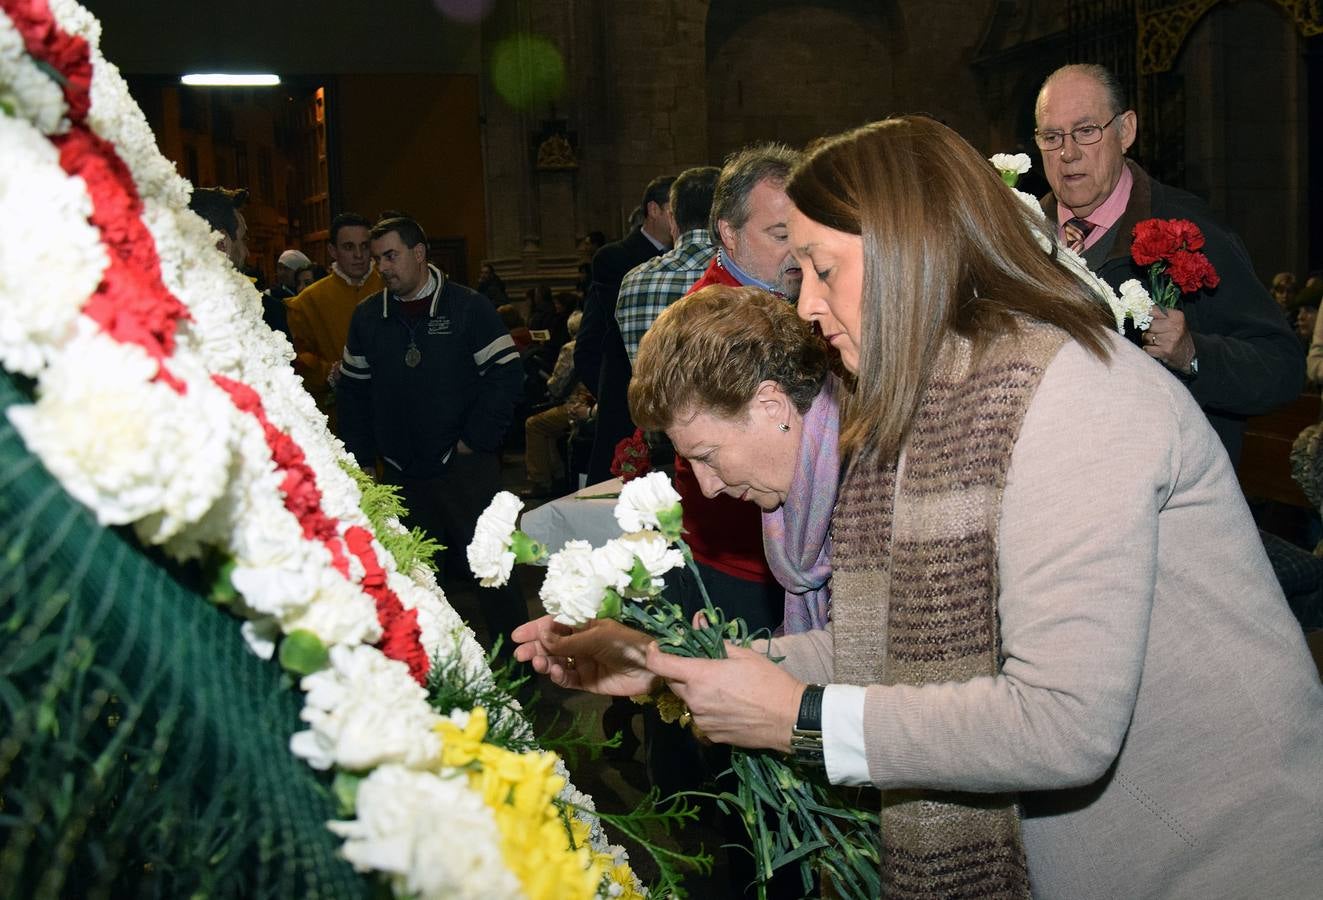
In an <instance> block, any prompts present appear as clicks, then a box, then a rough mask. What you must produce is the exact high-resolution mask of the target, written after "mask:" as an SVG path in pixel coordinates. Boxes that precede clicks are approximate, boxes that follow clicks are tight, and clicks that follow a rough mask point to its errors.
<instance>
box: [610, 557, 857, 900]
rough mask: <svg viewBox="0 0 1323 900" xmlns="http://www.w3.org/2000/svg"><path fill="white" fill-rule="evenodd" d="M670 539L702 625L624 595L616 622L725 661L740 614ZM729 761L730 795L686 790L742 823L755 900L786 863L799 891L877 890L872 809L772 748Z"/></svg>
mask: <svg viewBox="0 0 1323 900" xmlns="http://www.w3.org/2000/svg"><path fill="white" fill-rule="evenodd" d="M677 543H678V544H679V546H680V549H681V552H682V554H683V556H684V560H685V564H686V566H688V568H689V571H690V572H691V573H693V575H694V578H695V580H696V581H697V583H698V586H699V593H700V595H701V596H702V598H703V611H704V614H705V615H706V616H707V627H705V628H694V627H693V625H692V624H691V623H690V622H689V620H688V618H687V617H686V616H685V614H684V610H683V609H681V608H680V606H679V605H678V604H675V603H671V602H668V601H666V600H664V599H662V598H654V599H644V600H642V601H639V600H634V599H626V600H625V602H624V603H623V604H622V606H621V610H620V621H622V622H624V623H625V624H627V625H631V626H634V627H636V628H638V629H640V630H642V631H644V632H646V633H647V634H649V635H651V636H652V637H653V638H654V639H656V641H657V644H658V646H660V647H661V648H662V649H663V650H664V651H665V652H667V653H673V654H675V655H677V656H685V657H691V658H700V659H724V658H725V657H726V656H727V653H726V642H727V641H728V640H729V641H731V642H732V643H735V644H736V645H738V646H742V647H747V646H749V645H750V643H751V637H750V635H749V632H748V627H747V626H746V625H745V623H744V622H743V620H741V619H733V620H727V619H726V617H725V614H724V613H722V611H721V610H720V609H719V608H717V607H716V605H714V604H713V602H712V599H711V597H710V596H709V595H708V592H707V588H706V586H705V585H704V584H703V579H702V578H701V576H700V575H699V572H698V566H697V564H696V563H695V562H694V558H693V554H692V552H691V551H690V549H689V547H688V546H687V545H686V544H685V543H684V542H683V541H677ZM730 766H731V767H730V770H729V771H732V772H733V773H734V775H735V777H736V781H737V784H738V786H737V787H736V789H735V791H734V793H731V792H725V793H720V794H703V793H700V792H692V791H691V792H687V795H688V796H693V797H698V796H703V797H709V798H712V799H714V800H715V801H716V802H717V803H718V804H719V805H721V806H722V808H723V809H730V810H733V811H735V812H736V813H737V814H738V815H739V817H740V819H741V821H743V822H744V826H745V828H746V829H747V830H748V833H749V837H750V844H751V846H752V848H753V854H754V865H755V868H756V871H757V883H758V896H759V897H760V898H765V897H766V895H767V884H768V883H769V882H770V880H771V878H772V875H773V873H774V872H775V871H776V870H777V869H779V868H782V867H783V866H787V865H791V864H797V865H798V867H799V871H800V878H801V880H802V881H803V884H804V887H805V890H808V888H809V887H810V886H811V885H812V883H813V878H814V876H815V874H816V872H817V871H818V870H822V871H824V872H827V873H828V874H829V875H830V876H831V878H832V882H833V886H834V887H835V889H836V890H837V891H838V892H839V893H840V894H841V895H842V896H844V897H851V898H855V897H857V898H865V897H869V898H871V897H877V896H879V895H880V892H881V884H880V876H879V872H878V865H879V859H878V846H877V839H876V835H877V827H878V815H877V814H876V813H872V812H866V811H864V810H862V809H858V808H855V807H851V806H849V805H847V804H845V803H844V802H843V801H842V799H841V798H840V797H839V796H838V795H837V794H835V793H833V791H832V790H831V789H830V788H829V787H828V786H826V785H823V784H819V783H817V782H814V781H811V780H808V779H806V778H805V777H803V776H802V775H801V774H800V773H799V772H797V771H796V770H795V769H794V768H792V767H791V766H790V765H789V764H788V763H787V762H786V759H785V758H784V757H783V756H781V755H780V754H777V753H772V752H770V751H749V750H741V749H738V748H733V750H732V752H731V763H730ZM604 818H605V817H604Z"/></svg>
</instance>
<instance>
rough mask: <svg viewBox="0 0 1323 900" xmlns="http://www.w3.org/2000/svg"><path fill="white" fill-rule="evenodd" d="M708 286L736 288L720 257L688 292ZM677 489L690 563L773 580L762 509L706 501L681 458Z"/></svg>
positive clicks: (677, 464)
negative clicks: (768, 562)
mask: <svg viewBox="0 0 1323 900" xmlns="http://www.w3.org/2000/svg"><path fill="white" fill-rule="evenodd" d="M712 284H725V285H730V286H731V287H739V284H740V283H739V282H738V281H736V280H735V277H734V276H733V275H731V274H730V272H728V271H726V270H725V269H724V268H722V266H721V263H720V257H714V258H713V260H712V262H711V263H710V264H709V265H708V267H707V271H706V272H704V273H703V277H702V278H700V279H698V281H697V282H695V283H694V286H693V287H691V288H690V289H689V293H690V294H692V293H693V292H694V291H697V290H700V289H702V288H705V287H707V286H708V285H712ZM675 489H676V490H677V491H679V492H680V498H681V500H682V501H683V502H684V528H685V531H686V532H688V533H687V534H686V535H685V540H686V541H688V542H689V547H690V549H691V550H693V552H694V559H696V560H698V561H699V562H701V563H705V564H707V565H709V566H711V567H712V568H714V569H716V570H718V571H720V572H725V573H726V574H727V575H731V576H733V577H735V578H742V579H744V580H745V581H760V582H763V583H766V584H771V583H772V582H773V581H774V579H773V578H772V571H771V570H770V569H769V568H767V557H766V556H765V555H764V554H763V519H762V510H760V509H759V508H758V507H757V506H756V505H755V504H753V503H749V502H748V501H745V500H736V499H735V498H734V497H730V496H727V495H726V494H722V495H720V496H718V497H716V498H715V499H712V500H709V499H708V498H707V497H704V496H703V491H702V490H701V489H700V488H699V486H698V479H696V478H695V477H694V472H693V470H692V469H690V468H689V463H688V462H686V461H685V460H684V459H682V458H681V457H679V456H676V457H675Z"/></svg>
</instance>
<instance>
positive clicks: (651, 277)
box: [616, 166, 721, 365]
mask: <svg viewBox="0 0 1323 900" xmlns="http://www.w3.org/2000/svg"><path fill="white" fill-rule="evenodd" d="M720 174H721V170H720V169H718V168H716V167H715V166H701V167H698V168H694V169H686V170H685V171H683V172H681V173H680V176H679V177H678V178H676V179H675V182H674V183H673V184H672V185H671V218H672V220H673V222H674V226H673V232H674V235H675V244H674V245H673V246H672V247H671V249H670V250H668V251H667V252H665V253H663V254H662V255H661V256H654V257H653V258H652V259H650V260H648V261H647V262H645V263H642V264H640V265H638V266H636V267H635V268H633V269H631V270H630V271H629V273H628V274H626V275H625V279H624V280H623V281H621V282H620V295H619V297H618V298H617V300H616V324H617V325H619V326H620V336H621V337H622V338H624V341H625V349H626V350H628V351H629V361H630V364H631V365H632V364H633V362H634V357H635V356H636V355H637V354H638V351H639V340H641V339H642V337H643V333H644V332H645V331H647V330H648V328H649V327H650V326H651V325H652V323H653V320H655V319H656V318H657V316H659V315H661V311H662V310H663V309H665V308H666V307H668V306H670V305H671V304H672V303H674V302H675V301H676V300H679V299H680V298H681V297H683V296H684V295H685V293H686V292H687V291H688V290H689V288H690V287H692V286H693V284H694V282H695V281H697V280H698V279H699V278H701V277H702V275H703V272H704V271H705V270H706V269H707V267H708V263H710V262H711V261H712V260H713V259H715V258H716V255H717V246H716V244H714V243H713V242H712V235H711V233H710V232H709V231H708V227H707V226H708V216H709V214H710V213H711V210H712V194H713V191H715V190H716V186H717V176H719V175H720Z"/></svg>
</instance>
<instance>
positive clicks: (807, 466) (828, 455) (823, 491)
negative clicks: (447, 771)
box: [763, 374, 841, 634]
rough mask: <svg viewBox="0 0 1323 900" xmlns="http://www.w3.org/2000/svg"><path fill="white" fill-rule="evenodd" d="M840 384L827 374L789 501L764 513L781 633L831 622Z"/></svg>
mask: <svg viewBox="0 0 1323 900" xmlns="http://www.w3.org/2000/svg"><path fill="white" fill-rule="evenodd" d="M840 390H841V384H840V382H839V381H838V380H837V378H836V376H835V375H830V374H829V375H828V376H827V380H826V381H825V382H823V385H822V390H821V391H820V392H818V396H817V397H816V398H814V400H813V405H812V406H811V407H809V411H808V412H807V413H805V414H804V434H803V437H802V438H801V439H800V442H799V461H798V463H797V465H796V466H795V475H794V478H793V480H792V481H791V483H790V491H789V492H788V493H787V494H786V502H785V503H784V504H782V505H781V506H780V507H778V508H777V509H774V510H772V511H771V512H766V513H763V549H764V550H765V551H766V553H767V564H768V566H769V567H770V568H771V570H772V574H773V575H774V576H776V580H777V581H779V582H780V583H781V585H782V586H783V587H784V588H785V589H786V607H785V621H784V622H783V623H782V625H781V628H780V630H779V632H778V633H782V634H797V633H799V632H801V631H812V630H813V629H815V628H825V627H827V621H828V619H830V617H831V538H830V536H829V530H830V526H831V513H832V508H833V507H834V506H835V505H836V485H837V480H838V478H839V475H840V460H839V458H838V454H837V450H836V439H837V433H838V431H839V428H840V418H841V415H840V408H839V406H838V403H837V396H838V394H839V392H840Z"/></svg>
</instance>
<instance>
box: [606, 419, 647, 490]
mask: <svg viewBox="0 0 1323 900" xmlns="http://www.w3.org/2000/svg"><path fill="white" fill-rule="evenodd" d="M651 470H652V455H651V454H650V453H649V451H648V442H647V441H645V440H644V439H643V429H641V428H635V429H634V433H633V434H631V435H630V436H629V437H627V438H624V439H622V440H621V441H620V443H618V444H616V454H615V457H614V458H613V459H612V460H611V474H612V475H614V476H616V477H617V478H619V479H620V480H621V481H622V482H625V481H632V480H634V479H635V478H638V477H640V476H642V475H646V474H648V472H650V471H651Z"/></svg>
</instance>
